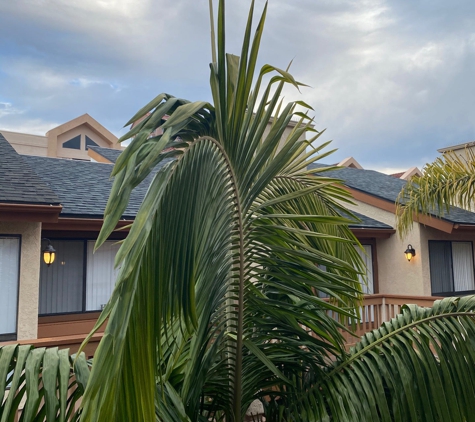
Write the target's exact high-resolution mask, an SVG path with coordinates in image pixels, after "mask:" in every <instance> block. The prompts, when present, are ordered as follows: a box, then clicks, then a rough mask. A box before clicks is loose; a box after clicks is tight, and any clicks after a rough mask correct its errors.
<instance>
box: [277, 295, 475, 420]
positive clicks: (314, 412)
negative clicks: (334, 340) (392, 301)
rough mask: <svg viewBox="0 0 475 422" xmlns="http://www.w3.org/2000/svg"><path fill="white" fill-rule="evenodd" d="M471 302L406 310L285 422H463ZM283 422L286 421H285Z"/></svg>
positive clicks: (472, 363)
mask: <svg viewBox="0 0 475 422" xmlns="http://www.w3.org/2000/svg"><path fill="white" fill-rule="evenodd" d="M474 311H475V297H474V296H470V297H463V298H445V299H443V300H440V301H436V302H435V303H434V306H433V307H432V308H422V307H418V306H416V305H406V306H404V307H403V308H402V309H401V313H400V314H399V315H398V316H397V317H396V318H393V319H392V320H391V321H389V322H385V323H384V324H383V325H382V326H381V327H380V328H379V329H377V330H374V331H372V332H370V333H367V334H366V335H364V336H363V337H362V339H361V341H360V342H359V343H358V344H357V345H356V346H355V347H354V348H352V349H351V351H350V353H349V355H348V356H345V355H342V357H341V359H339V360H338V361H337V362H336V363H335V364H334V366H333V367H330V368H328V370H327V371H326V374H325V376H323V377H321V374H318V377H314V378H313V379H310V378H309V379H307V380H306V382H307V386H306V388H308V387H309V385H312V387H311V390H310V394H309V395H305V394H303V395H302V396H303V397H301V398H300V399H299V398H298V397H292V399H293V400H295V401H294V402H293V403H295V404H296V405H295V407H292V404H291V403H289V406H290V410H289V412H290V414H292V413H294V414H299V415H300V418H299V417H295V416H292V418H289V419H288V420H294V419H296V420H308V421H323V420H338V421H342V422H344V421H348V422H350V421H351V422H356V421H362V422H363V421H368V420H371V421H427V422H429V421H454V422H455V421H458V422H459V421H469V420H472V419H473V414H474V413H473V412H474V411H475V403H474V401H473V397H474V393H475V341H474V339H475V313H474ZM285 420H287V419H285Z"/></svg>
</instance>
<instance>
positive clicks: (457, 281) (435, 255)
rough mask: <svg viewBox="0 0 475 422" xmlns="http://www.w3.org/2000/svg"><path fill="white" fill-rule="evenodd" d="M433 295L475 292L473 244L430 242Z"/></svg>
mask: <svg viewBox="0 0 475 422" xmlns="http://www.w3.org/2000/svg"><path fill="white" fill-rule="evenodd" d="M429 261H430V281H431V286H432V294H433V295H434V296H444V295H450V294H454V293H459V294H460V293H462V294H464V293H471V292H473V291H474V290H475V283H474V271H473V245H472V242H449V241H435V240H431V241H429Z"/></svg>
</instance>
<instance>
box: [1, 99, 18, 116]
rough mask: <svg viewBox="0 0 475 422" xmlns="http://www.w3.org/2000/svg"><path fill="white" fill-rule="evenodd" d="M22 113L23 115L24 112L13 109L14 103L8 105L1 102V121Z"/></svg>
mask: <svg viewBox="0 0 475 422" xmlns="http://www.w3.org/2000/svg"><path fill="white" fill-rule="evenodd" d="M21 113H23V111H22V110H19V109H18V108H15V107H13V106H12V103H6V102H1V101H0V119H1V118H2V117H6V116H11V115H15V114H21Z"/></svg>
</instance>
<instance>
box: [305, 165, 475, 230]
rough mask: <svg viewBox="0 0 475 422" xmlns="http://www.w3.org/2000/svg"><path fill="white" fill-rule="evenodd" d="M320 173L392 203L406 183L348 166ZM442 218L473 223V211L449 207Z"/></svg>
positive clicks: (455, 221) (474, 220) (474, 216)
mask: <svg viewBox="0 0 475 422" xmlns="http://www.w3.org/2000/svg"><path fill="white" fill-rule="evenodd" d="M323 167H326V166H325V165H321V164H317V163H314V164H311V165H310V166H309V169H315V170H318V169H321V168H323ZM321 174H322V175H324V176H328V177H334V178H338V179H340V180H342V181H343V182H344V183H345V185H347V186H348V187H350V188H353V189H356V190H359V191H362V192H366V193H369V194H370V195H373V196H376V197H378V198H382V199H385V200H387V201H390V202H392V203H394V202H396V199H397V197H398V195H399V192H401V189H402V188H403V187H404V185H405V184H406V183H407V182H406V181H405V180H402V179H396V178H394V177H391V176H389V175H387V174H384V173H380V172H378V171H374V170H363V169H353V168H348V167H346V168H341V169H337V170H330V171H325V172H323V173H321ZM443 219H444V220H447V221H450V222H451V223H455V224H469V225H471V224H474V225H475V213H473V212H470V211H467V210H464V209H462V208H458V207H450V213H448V214H445V215H443Z"/></svg>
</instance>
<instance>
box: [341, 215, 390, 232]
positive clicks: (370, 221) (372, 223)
mask: <svg viewBox="0 0 475 422" xmlns="http://www.w3.org/2000/svg"><path fill="white" fill-rule="evenodd" d="M352 213H353V214H354V215H355V216H356V217H358V218H359V219H360V220H361V221H359V222H358V221H357V222H355V223H353V224H350V227H351V228H353V229H384V230H393V229H394V228H393V227H391V226H390V225H389V224H386V223H382V222H381V221H378V220H375V219H374V218H370V217H367V216H366V215H363V214H361V213H359V212H355V211H352Z"/></svg>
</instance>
